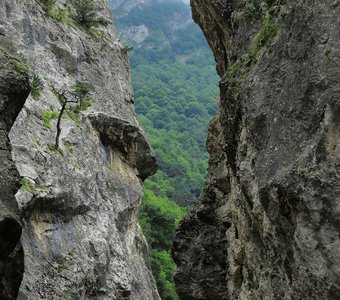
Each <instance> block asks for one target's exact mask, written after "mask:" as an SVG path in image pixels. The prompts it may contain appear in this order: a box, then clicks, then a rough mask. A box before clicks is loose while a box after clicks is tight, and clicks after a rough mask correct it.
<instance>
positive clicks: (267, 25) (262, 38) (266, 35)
mask: <svg viewBox="0 0 340 300" xmlns="http://www.w3.org/2000/svg"><path fill="white" fill-rule="evenodd" d="M280 31H281V26H280V24H278V23H274V22H273V20H272V16H271V15H270V14H269V13H268V12H267V13H266V14H265V16H264V18H263V22H262V26H261V28H260V31H259V33H258V34H257V35H256V37H255V39H254V41H253V43H252V46H251V48H250V50H249V53H248V56H249V59H250V60H251V61H252V62H253V63H255V62H256V61H257V60H258V58H259V56H260V55H261V53H262V51H263V50H264V49H266V47H268V46H269V45H270V43H271V42H272V40H273V39H274V38H275V37H276V36H277V35H278V34H279V33H280Z"/></svg>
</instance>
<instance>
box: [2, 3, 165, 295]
mask: <svg viewBox="0 0 340 300" xmlns="http://www.w3.org/2000/svg"><path fill="white" fill-rule="evenodd" d="M96 3H97V4H98V5H100V6H101V7H103V10H102V11H101V14H103V16H104V17H106V18H107V19H110V13H109V8H108V6H107V1H105V0H101V1H99V0H98V1H96ZM68 5H70V3H69V2H67V1H57V2H56V4H55V6H53V10H52V11H50V12H49V13H47V11H46V10H45V9H44V8H43V6H42V5H41V2H40V1H31V0H25V1H7V0H5V1H1V3H0V20H1V23H0V29H1V32H2V33H3V34H4V35H5V36H6V37H7V38H10V39H11V43H12V44H15V45H17V47H18V49H19V52H20V53H21V54H22V55H21V56H17V57H16V63H18V64H19V66H17V71H18V67H19V71H20V69H22V67H24V68H27V66H26V62H25V59H24V57H25V58H26V59H27V64H28V65H29V69H30V70H29V71H28V73H29V77H27V78H25V76H22V75H20V76H19V75H18V76H17V77H19V79H21V80H22V82H21V83H20V82H15V81H14V79H15V78H16V77H13V78H14V79H13V80H12V79H11V78H8V76H7V75H6V74H5V75H4V76H3V74H1V81H0V84H1V97H4V99H5V100H6V99H7V100H8V102H9V103H11V104H12V106H13V107H14V106H15V109H14V108H12V107H9V106H4V108H6V110H4V109H3V108H1V109H2V110H1V112H3V110H4V111H5V112H6V114H4V113H2V115H1V118H3V119H2V120H3V122H5V120H7V121H8V120H9V119H8V116H10V117H11V118H12V120H13V119H14V117H15V114H14V112H16V113H18V112H19V111H20V105H19V104H21V105H22V104H23V101H24V100H25V97H26V96H27V94H28V83H29V82H30V83H31V84H32V81H33V80H34V74H35V75H38V76H40V78H41V79H42V80H43V81H44V89H43V91H42V92H41V95H40V96H39V95H35V97H34V98H33V97H32V96H29V97H28V99H27V101H26V103H25V106H24V108H23V109H22V110H21V112H20V114H19V116H18V117H17V120H16V122H15V123H14V125H13V127H12V129H11V132H10V135H9V136H10V141H11V145H9V144H8V145H7V144H6V147H7V149H9V147H11V148H12V156H13V161H14V163H15V167H14V165H13V163H12V165H13V166H9V168H13V169H15V168H16V169H17V170H18V172H19V174H14V176H16V177H15V183H13V184H14V185H13V187H12V186H9V185H6V188H9V189H11V190H10V191H8V192H7V191H6V193H3V192H2V190H1V197H0V198H1V202H2V203H5V202H6V201H7V202H9V201H12V202H11V205H12V206H13V209H12V208H11V209H12V211H13V213H12V212H9V213H8V214H7V215H10V216H12V214H13V217H11V220H14V221H11V222H12V223H15V224H19V225H20V226H19V225H18V226H17V225H16V226H17V227H18V230H17V231H16V232H15V234H10V232H9V229H8V228H9V227H10V228H12V230H13V231H15V228H16V227H15V226H13V225H11V224H9V225H8V226H7V225H6V224H5V225H4V226H7V227H6V228H3V225H2V224H3V222H2V221H1V225H0V226H1V227H0V230H1V238H2V239H3V238H6V237H7V236H9V235H11V236H12V237H13V238H14V236H15V239H16V241H15V243H17V242H18V241H17V240H18V239H19V238H20V231H22V235H21V244H22V249H23V253H22V256H21V258H22V259H21V260H19V261H20V262H21V263H23V260H24V265H23V266H20V268H21V269H20V268H17V269H16V270H18V271H19V273H20V272H21V275H20V274H18V276H17V278H18V282H15V284H16V287H14V288H13V292H12V297H13V299H14V298H15V296H16V294H18V299H31V300H33V299H34V300H35V299H159V296H158V293H157V290H156V286H155V282H154V279H153V277H152V275H151V271H150V263H149V260H148V255H149V253H148V251H149V250H148V246H147V244H146V241H145V238H144V237H143V235H142V233H141V230H140V227H139V225H138V223H137V221H138V210H139V205H140V201H141V197H142V180H144V179H145V178H146V177H147V176H149V175H151V174H153V173H154V172H155V171H156V168H157V164H156V160H155V157H154V155H153V154H152V152H151V149H150V147H149V145H148V143H147V141H146V138H145V136H144V133H143V131H142V130H141V128H140V127H139V125H138V123H137V121H136V118H135V114H134V110H133V94H132V90H131V86H130V74H129V66H128V60H127V55H126V53H125V51H124V49H123V48H122V46H121V45H120V43H119V42H118V41H117V38H116V34H115V31H114V28H113V27H112V26H111V25H110V26H108V27H107V28H99V29H97V30H94V31H86V30H85V29H84V28H82V27H81V26H79V25H77V24H75V23H74V22H73V21H72V19H71V18H70V17H69V16H68V14H69V13H68V12H67V11H68ZM61 15H63V16H64V17H60V16H61ZM51 16H52V17H51ZM58 16H59V17H58ZM58 20H59V21H58ZM2 47H3V43H1V49H2ZM0 59H1V73H3V66H6V61H3V59H2V58H1V57H0ZM7 65H8V63H7ZM13 67H14V66H11V68H12V71H11V73H10V74H12V73H14V74H15V72H14V70H13ZM6 76H7V77H6ZM22 78H23V79H22ZM19 79H15V80H17V81H18V80H19ZM11 80H12V81H13V82H14V83H13V84H15V87H13V88H12V86H11V85H10V84H11V82H12V81H11ZM77 80H80V81H83V82H89V83H91V84H92V85H93V86H94V91H93V92H91V94H90V95H89V97H90V98H91V102H92V106H91V107H89V108H87V109H84V110H80V111H79V109H78V110H77V109H76V107H75V106H76V104H72V103H70V104H68V105H67V107H66V111H65V113H64V116H63V118H62V119H61V135H60V142H59V144H60V149H56V148H55V147H54V141H55V136H56V123H57V115H58V111H59V110H60V108H61V103H60V102H59V101H58V93H60V94H65V95H67V96H68V97H72V91H73V90H74V86H75V84H76V81H77ZM33 85H34V83H33ZM5 88H6V89H7V90H9V92H6V91H7V90H6V89H5ZM3 90H4V91H5V92H3ZM53 90H54V92H53ZM11 93H12V94H13V95H12V94H11ZM14 93H17V94H18V95H15V94H14ZM2 95H4V96H2ZM19 96H20V97H19ZM11 97H12V98H11ZM1 100H2V99H1ZM7 100H6V101H7ZM59 100H60V99H59ZM10 101H11V102H10ZM88 102H89V101H87V103H88ZM16 103H17V104H18V105H15V104H16ZM1 124H2V123H1ZM5 125H6V126H7V127H6V130H7V129H9V124H5ZM5 125H4V126H5ZM5 137H6V133H4V138H3V137H2V140H3V141H5ZM3 143H4V142H3ZM4 147H5V146H4ZM4 149H5V148H4ZM5 150H6V149H5ZM5 150H4V151H5ZM6 151H7V152H8V150H6ZM6 155H9V154H6ZM14 173H15V172H14ZM2 174H3V172H2ZM2 176H3V175H2ZM9 176H11V175H10V174H9ZM19 176H21V188H20V185H19V184H18V182H19V178H20V177H19ZM1 180H5V178H1ZM15 184H16V185H15ZM2 186H3V182H1V188H2ZM15 187H16V188H15ZM18 188H20V189H19V190H18V191H17V192H16V190H17V189H18ZM3 195H6V196H8V199H9V200H7V198H6V199H5V198H4V199H3ZM14 196H15V198H14ZM14 199H15V200H16V202H15V201H14V202H13V200H14ZM13 203H14V204H13ZM16 203H17V205H16ZM5 205H6V207H7V206H8V205H7V204H6V203H5ZM15 208H16V209H15ZM8 210H10V208H8ZM2 215H3V213H2V211H1V218H2V219H4V218H6V215H4V217H2ZM7 222H8V221H7ZM11 243H12V241H11ZM19 244H20V243H19ZM10 246H11V247H12V248H14V247H16V246H15V244H14V241H13V244H10ZM19 246H20V245H19ZM19 246H18V247H19ZM19 250H20V249H17V250H16V251H19ZM2 253H3V252H2V251H1V255H2V256H3V254H2ZM5 255H7V256H8V255H9V254H7V252H6V253H5ZM4 259H6V258H3V257H0V260H1V261H0V263H1V265H0V267H1V272H3V260H4ZM12 270H14V268H12ZM1 276H2V273H1ZM20 276H21V277H22V281H21V284H20V279H21V278H20ZM3 278H5V279H6V276H5V277H3ZM19 285H20V287H19ZM6 299H7V298H6ZM9 299H10V298H9Z"/></svg>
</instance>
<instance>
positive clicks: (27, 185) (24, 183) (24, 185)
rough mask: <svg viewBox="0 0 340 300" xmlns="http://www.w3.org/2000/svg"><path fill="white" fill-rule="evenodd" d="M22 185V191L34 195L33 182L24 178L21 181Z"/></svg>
mask: <svg viewBox="0 0 340 300" xmlns="http://www.w3.org/2000/svg"><path fill="white" fill-rule="evenodd" d="M20 185H21V189H23V190H25V191H27V192H29V193H33V186H32V183H31V181H30V180H29V179H28V178H26V177H22V178H21V179H20Z"/></svg>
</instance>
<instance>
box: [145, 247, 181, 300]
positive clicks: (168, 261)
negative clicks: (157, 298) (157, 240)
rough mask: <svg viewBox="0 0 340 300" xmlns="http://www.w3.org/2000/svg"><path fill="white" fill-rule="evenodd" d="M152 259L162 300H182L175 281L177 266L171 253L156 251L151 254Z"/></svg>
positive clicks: (153, 270)
mask: <svg viewBox="0 0 340 300" xmlns="http://www.w3.org/2000/svg"><path fill="white" fill-rule="evenodd" d="M151 259H152V263H151V267H152V272H153V274H155V278H156V283H157V287H158V291H159V293H160V295H162V299H171V300H180V298H179V297H178V295H177V293H176V287H175V284H174V281H173V276H174V274H175V271H176V265H175V263H174V262H173V260H172V258H171V255H170V253H169V252H168V251H165V250H163V251H157V250H154V251H152V252H151Z"/></svg>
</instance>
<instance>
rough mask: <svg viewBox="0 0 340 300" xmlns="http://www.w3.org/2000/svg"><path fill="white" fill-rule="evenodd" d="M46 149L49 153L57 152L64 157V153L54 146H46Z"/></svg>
mask: <svg viewBox="0 0 340 300" xmlns="http://www.w3.org/2000/svg"><path fill="white" fill-rule="evenodd" d="M47 149H48V150H49V151H51V152H58V153H59V154H61V155H62V156H64V151H63V150H62V149H61V148H60V147H56V145H55V144H50V143H49V144H47Z"/></svg>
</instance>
